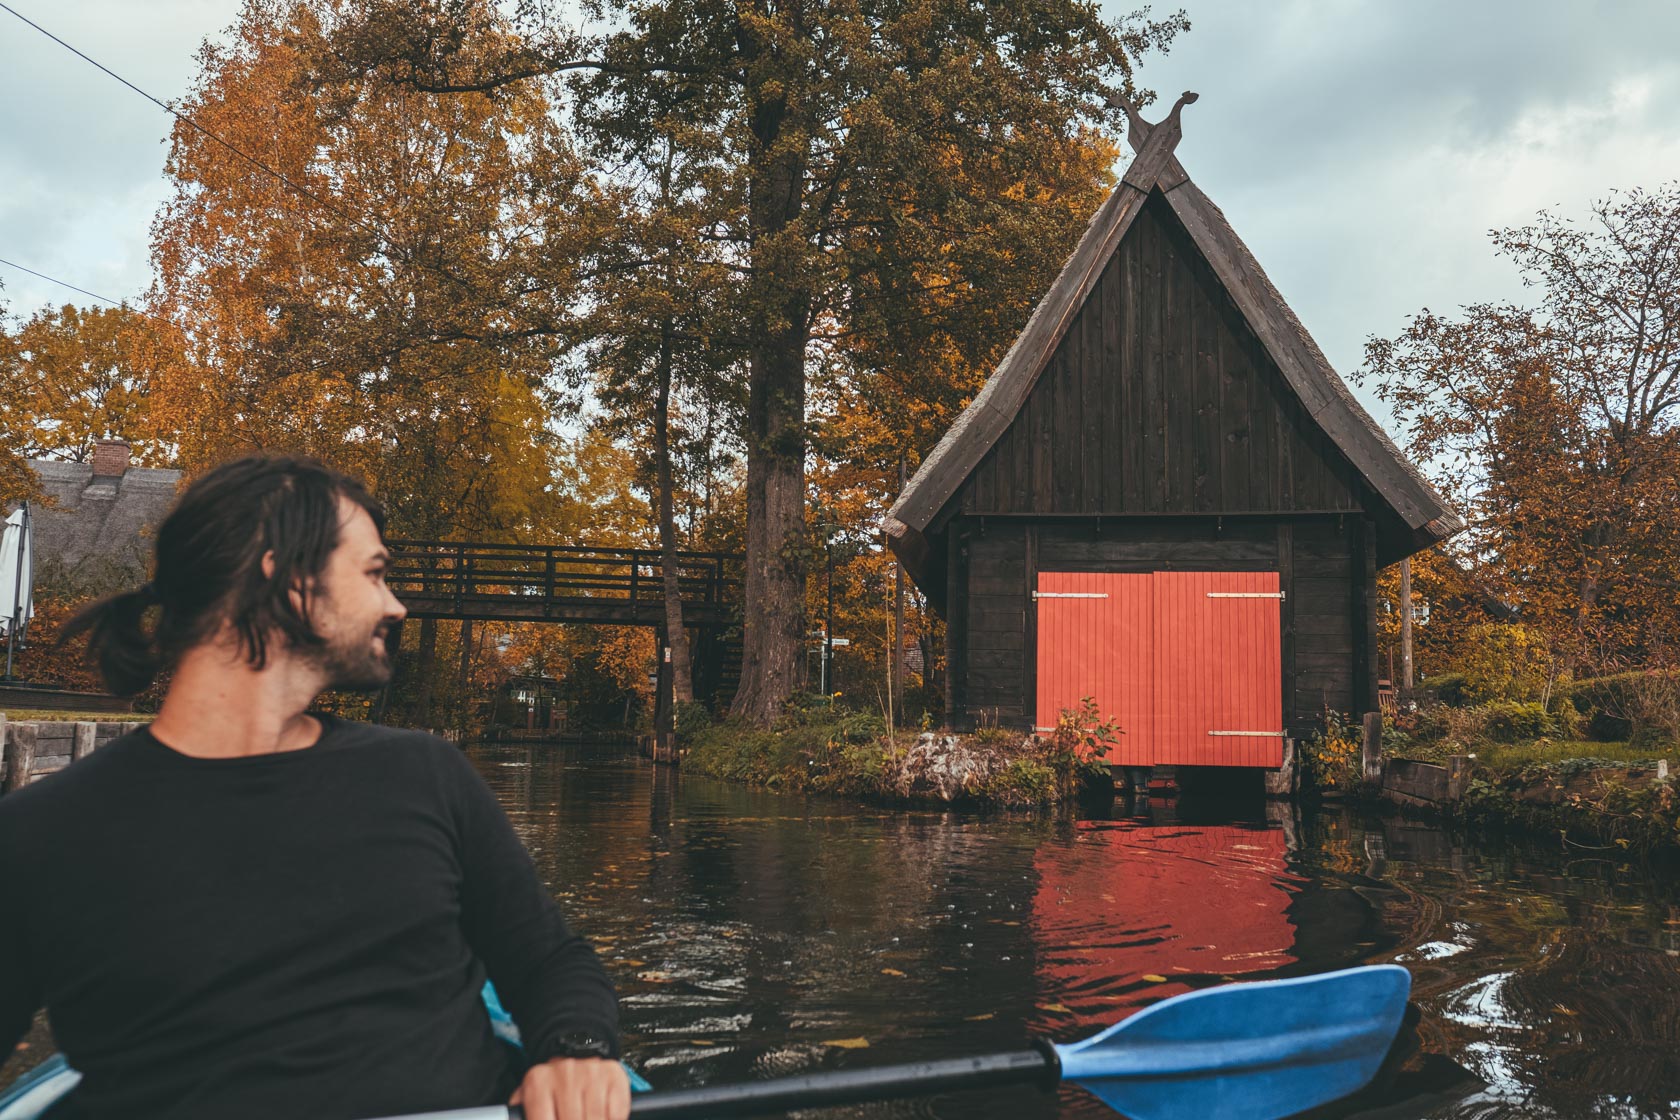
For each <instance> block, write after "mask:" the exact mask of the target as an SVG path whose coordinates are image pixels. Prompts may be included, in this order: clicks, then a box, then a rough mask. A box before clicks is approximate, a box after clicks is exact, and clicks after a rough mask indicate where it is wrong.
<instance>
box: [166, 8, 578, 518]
mask: <svg viewBox="0 0 1680 1120" xmlns="http://www.w3.org/2000/svg"><path fill="white" fill-rule="evenodd" d="M344 7H345V6H344V5H340V4H338V3H333V2H330V0H298V2H294V3H285V4H276V3H269V2H265V0H251V2H250V3H248V4H247V5H246V8H245V10H244V11H243V12H242V14H241V16H240V19H239V22H238V23H237V25H236V26H235V28H234V30H233V33H232V35H231V38H230V40H229V42H228V43H227V44H226V45H207V46H206V47H205V48H204V51H203V54H202V57H201V74H200V77H199V79H198V82H197V84H196V85H195V87H194V89H193V90H192V92H191V94H190V95H189V97H188V98H187V99H186V102H185V104H184V106H183V109H184V111H185V112H186V114H187V115H188V116H190V117H191V118H192V119H193V120H194V121H196V122H197V123H198V124H199V125H200V126H202V127H201V128H193V127H189V126H188V125H186V124H184V123H183V124H178V125H177V126H176V130H175V133H174V135H173V138H172V142H171V149H170V154H169V158H168V163H167V166H166V171H167V174H168V176H169V177H170V179H171V181H172V182H173V183H174V187H175V190H174V195H173V197H172V198H171V199H170V200H169V202H168V203H167V204H166V205H165V207H164V208H163V210H162V211H161V212H160V213H159V215H158V217H157V219H156V221H155V223H154V228H153V252H154V262H155V266H156V271H157V285H156V291H155V293H154V297H155V298H154V305H155V306H154V310H155V311H156V312H158V313H161V314H164V315H167V316H168V317H169V318H170V319H171V320H172V321H174V322H175V323H176V324H177V325H178V326H179V327H180V328H181V330H182V332H183V333H184V335H185V338H186V344H187V349H188V353H189V355H190V358H191V362H190V364H188V365H187V366H186V367H184V368H183V369H182V370H181V371H179V373H178V374H177V375H176V376H172V377H170V378H168V379H166V380H165V382H164V383H163V384H161V385H160V386H159V387H158V388H159V391H158V393H157V394H156V405H155V407H156V408H157V410H158V411H159V413H160V414H161V415H163V416H164V417H165V418H166V419H167V420H168V422H169V425H170V427H171V428H173V429H174V430H176V431H179V432H180V433H181V436H180V456H181V461H182V464H183V465H184V466H186V467H187V468H188V469H190V470H196V469H199V468H201V467H202V466H204V465H205V464H207V463H210V462H213V461H215V460H216V459H218V458H221V457H225V456H227V455H229V454H231V453H235V452H239V451H244V450H251V449H258V448H274V449H284V450H289V451H297V452H304V453H308V454H313V455H316V456H318V457H321V458H323V459H326V460H328V461H330V462H333V463H335V464H336V465H338V466H340V467H342V468H345V469H347V470H350V471H353V472H355V473H357V474H359V475H360V476H362V477H364V478H365V479H367V480H368V481H369V482H370V483H371V484H372V485H373V486H374V487H375V488H376V490H377V491H378V492H379V493H380V494H381V496H382V497H383V498H384V500H385V501H386V503H387V506H388V508H389V510H390V514H391V521H392V525H393V530H394V531H395V532H396V533H398V534H401V535H416V536H424V537H433V538H435V537H443V536H450V535H455V534H461V533H470V534H473V535H475V536H491V537H495V536H502V535H505V534H510V533H515V532H522V531H528V530H529V529H530V528H531V527H533V526H536V525H540V524H543V523H544V521H545V520H546V518H547V515H548V513H549V512H550V507H551V505H552V500H553V493H554V491H553V485H552V484H553V477H552V468H553V465H554V464H553V449H554V446H555V437H554V433H553V431H552V429H551V427H550V425H549V421H550V418H551V412H550V408H551V406H552V405H553V404H554V403H556V402H555V400H554V399H553V394H554V392H555V390H556V389H563V388H564V387H565V382H564V379H563V377H561V374H562V373H563V370H564V365H563V358H564V353H565V349H566V347H567V345H568V344H569V340H568V338H567V329H568V324H569V321H570V317H571V305H572V303H573V301H574V299H575V297H576V292H577V276H576V273H575V268H576V263H575V262H576V261H577V260H578V259H579V253H578V251H577V245H576V243H575V238H576V237H577V235H578V231H579V223H580V222H584V221H587V218H588V215H589V214H590V213H591V206H592V205H593V194H592V191H591V188H590V186H589V184H588V182H587V178H586V176H585V174H584V169H583V168H582V167H581V165H580V163H579V161H578V159H577V157H576V155H575V153H574V152H573V151H572V149H571V148H570V146H569V144H568V142H567V139H566V137H565V135H564V132H563V130H562V129H561V128H560V126H559V125H558V124H557V123H556V119H555V114H554V104H553V101H552V99H551V96H550V95H551V90H550V88H549V87H548V86H547V85H545V84H544V83H543V82H542V81H539V80H531V81H527V82H519V83H510V84H508V85H506V86H504V87H501V88H499V89H498V90H497V91H496V92H495V93H494V94H487V93H461V94H455V95H450V96H433V95H422V94H419V93H417V92H415V91H414V90H412V89H409V88H406V87H403V86H398V85H393V84H390V83H381V82H376V81H362V82H344V83H338V84H334V85H331V86H326V87H322V86H319V85H314V84H311V83H310V82H308V81H307V80H306V78H307V75H308V74H309V73H310V72H311V66H312V60H313V59H315V58H316V57H317V56H318V54H319V52H320V51H322V50H324V49H325V44H326V42H327V40H328V37H329V36H330V34H331V32H332V31H333V29H334V27H335V26H336V21H338V20H340V19H342V18H343V15H344V11H343V9H344ZM477 8H478V9H479V10H480V13H481V15H483V14H485V13H491V14H490V15H488V16H486V18H485V19H484V20H483V21H481V23H482V26H481V32H482V35H483V36H485V37H488V38H489V39H490V40H497V37H498V36H506V35H507V34H508V33H507V32H506V31H505V29H502V28H501V27H500V26H499V25H498V23H497V22H496V20H495V19H494V18H493V6H492V5H490V4H489V3H488V2H486V3H484V4H480V5H478V6H477ZM461 49H462V50H465V51H472V50H493V49H499V47H498V46H497V43H496V42H489V43H487V42H485V41H483V40H482V39H481V40H475V41H473V42H470V43H466V44H463V46H462V48H461ZM212 134H213V135H212ZM221 141H225V143H222V142H221ZM233 149H237V150H238V151H237V152H236V151H235V150H233ZM239 153H244V154H243V155H241V154H239ZM247 157H249V158H247ZM253 160H254V161H256V163H253V162H252V161H253ZM258 164H260V166H258Z"/></svg>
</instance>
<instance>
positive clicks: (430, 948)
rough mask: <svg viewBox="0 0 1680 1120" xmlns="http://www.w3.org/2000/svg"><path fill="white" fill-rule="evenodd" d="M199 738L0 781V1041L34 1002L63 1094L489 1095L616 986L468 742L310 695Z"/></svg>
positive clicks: (135, 737) (345, 1100)
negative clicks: (69, 1074)
mask: <svg viewBox="0 0 1680 1120" xmlns="http://www.w3.org/2000/svg"><path fill="white" fill-rule="evenodd" d="M322 722H323V724H324V727H323V732H322V735H321V738H320V741H319V742H317V743H316V744H315V745H314V746H311V747H309V748H307V749H304V750H297V751H285V752H281V753H278V754H268V755H258V756H253V757H244V758H232V759H203V758H193V757H189V756H186V755H183V754H180V753H178V752H176V751H174V750H171V749H170V748H168V747H166V746H164V745H163V744H161V743H160V742H158V741H157V739H156V738H154V737H153V736H152V735H151V734H150V733H149V732H147V731H145V730H140V731H136V732H134V733H132V734H129V735H125V736H123V737H122V738H120V739H117V740H115V741H114V742H112V743H110V744H109V745H107V746H106V747H104V748H103V749H101V750H100V751H98V752H96V753H95V754H93V755H90V756H89V757H87V758H85V759H83V760H81V761H79V762H77V763H76V764H75V765H73V766H71V767H69V768H68V769H67V770H65V771H63V772H62V773H60V774H57V775H54V776H51V777H48V778H45V779H43V780H41V781H39V782H36V783H34V784H32V785H30V786H28V787H27V788H24V789H21V790H18V791H16V792H14V793H12V794H10V795H8V796H6V797H4V798H0V1047H3V1049H0V1053H10V1051H11V1049H12V1047H13V1046H14V1045H15V1044H16V1042H17V1040H18V1039H19V1038H20V1037H21V1036H22V1034H23V1033H24V1031H25V1030H26V1029H27V1028H28V1025H29V1022H30V1020H31V1018H32V1016H33V1015H34V1013H35V1012H36V1010H37V1009H39V1008H41V1007H43V1006H44V1007H45V1008H47V1011H48V1017H49V1019H50V1022H51V1026H52V1030H53V1035H54V1037H55V1039H56V1040H57V1043H58V1045H59V1046H60V1047H61V1048H62V1049H63V1051H64V1052H65V1054H66V1055H67V1056H68V1058H69V1059H70V1062H71V1064H72V1065H73V1066H75V1067H76V1068H77V1069H79V1070H81V1071H82V1074H83V1081H82V1083H81V1084H80V1085H79V1086H78V1087H77V1089H76V1090H75V1091H74V1092H73V1093H72V1094H71V1096H70V1098H69V1099H68V1100H67V1101H66V1102H64V1104H63V1105H62V1106H61V1107H60V1108H59V1109H57V1110H55V1112H54V1116H55V1117H74V1118H76V1120H84V1118H85V1120H93V1118H113V1120H114V1118H121V1120H130V1118H134V1117H150V1116H170V1117H204V1118H206V1120H210V1118H215V1120H228V1118H230V1117H241V1118H245V1120H260V1118H265V1117H274V1118H275V1120H303V1118H317V1120H319V1118H331V1117H343V1118H356V1117H368V1116H387V1115H392V1114H397V1113H403V1112H416V1111H425V1110H432V1109H445V1108H458V1107H467V1106H474V1105H483V1104H489V1103H492V1102H494V1101H496V1100H498V1099H505V1094H506V1093H508V1092H510V1091H511V1089H512V1087H513V1086H514V1085H515V1084H516V1083H517V1078H518V1073H519V1069H518V1066H517V1064H516V1062H515V1061H514V1059H513V1057H512V1056H511V1055H510V1051H509V1050H508V1048H507V1047H506V1046H504V1045H503V1044H501V1043H499V1042H497V1041H496V1040H495V1039H494V1037H493V1036H492V1034H491V1031H490V1026H489V1021H488V1019H487V1017H486V1014H485V1011H484V1008H483V1006H482V1004H481V1002H480V999H479V989H480V987H481V986H482V985H483V982H484V978H485V974H486V972H488V974H489V976H490V978H491V979H492V980H494V981H495V983H496V987H497V989H498V990H499V992H500V993H501V996H502V1000H503V1002H504V1004H505V1005H506V1006H507V1008H508V1010H509V1011H510V1012H511V1013H512V1014H513V1017H514V1019H515V1021H516V1022H517V1023H518V1024H519V1026H520V1029H521V1032H522V1033H523V1035H524V1038H525V1043H526V1051H527V1055H528V1057H529V1058H530V1059H531V1060H534V1061H541V1060H544V1059H546V1058H549V1057H552V1056H554V1054H555V1053H557V1052H558V1044H559V1041H560V1038H561V1036H562V1035H564V1034H567V1033H570V1032H573V1031H583V1032H588V1033H590V1034H593V1035H595V1036H597V1037H601V1038H604V1039H607V1040H609V1041H611V1042H612V1043H613V1044H614V1045H615V1046H616V1041H617V1026H618V1023H617V1018H618V1012H617V1003H616V1001H615V998H614V995H613V990H612V985H611V982H610V981H609V980H608V978H607V976H606V973H605V971H604V970H603V969H602V967H601V965H600V962H599V961H598V960H597V959H596V956H595V954H594V952H593V951H592V950H591V949H590V948H589V946H588V945H587V944H586V943H585V942H584V941H583V940H582V939H581V938H579V937H578V936H576V935H575V934H574V933H572V931H571V930H569V929H568V928H567V926H566V923H565V921H564V920H563V919H562V917H561V915H560V911H559V909H558V907H557V906H556V905H555V902H554V900H553V899H552V898H551V897H550V896H549V894H548V892H547V891H546V890H545V889H544V888H543V886H542V883H541V882H540V880H539V879H538V877H537V874H536V870H535V868H534V867H533V865H532V863H531V859H530V857H529V855H527V854H526V852H525V849H524V846H523V845H522V844H521V843H520V841H519V838H518V836H516V835H515V834H514V831H513V829H512V827H511V826H510V824H509V823H508V819H507V816H506V815H505V814H504V813H503V812H502V809H501V806H500V805H498V804H497V802H496V800H495V798H494V796H493V795H492V794H491V792H490V790H489V789H488V787H486V786H485V784H484V782H483V780H482V779H481V778H479V776H478V774H477V773H476V772H475V771H474V770H473V769H472V767H471V766H470V765H469V764H468V763H467V761H466V760H465V759H464V758H463V757H462V756H461V754H460V752H459V751H458V750H456V749H455V748H454V747H452V746H450V745H449V744H447V743H445V742H443V741H442V740H439V739H436V738H434V737H432V736H429V735H424V734H420V733H416V732H406V731H395V730H392V729H389V728H383V727H373V726H368V725H365V724H357V723H350V722H346V721H343V720H338V719H333V718H330V717H322Z"/></svg>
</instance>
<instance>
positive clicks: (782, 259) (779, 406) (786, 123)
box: [731, 21, 812, 727]
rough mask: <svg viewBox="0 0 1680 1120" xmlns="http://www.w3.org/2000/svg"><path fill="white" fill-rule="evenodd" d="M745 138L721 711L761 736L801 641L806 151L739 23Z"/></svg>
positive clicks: (781, 83) (755, 43) (787, 76)
mask: <svg viewBox="0 0 1680 1120" xmlns="http://www.w3.org/2000/svg"><path fill="white" fill-rule="evenodd" d="M740 28H741V35H742V41H741V53H742V56H743V58H744V59H745V61H746V63H747V66H746V72H747V73H748V74H751V75H753V78H752V79H751V81H750V84H749V87H748V89H747V91H746V96H747V99H748V106H749V107H748V112H749V117H750V121H751V128H752V134H753V151H752V154H751V156H750V161H751V165H750V167H749V171H748V175H749V187H748V189H749V195H750V197H749V199H748V208H747V214H748V224H749V226H750V229H751V234H752V281H751V283H750V285H749V289H748V299H749V301H750V302H749V306H748V308H747V312H748V315H749V321H750V323H751V327H750V332H749V333H750V338H751V344H750V346H749V347H748V356H747V441H746V442H747V561H746V565H747V570H746V602H745V604H744V607H745V616H746V625H745V630H744V633H743V634H742V640H741V644H742V647H743V648H742V657H741V687H740V690H739V691H738V692H737V693H736V694H735V702H734V704H733V705H731V712H732V713H733V714H735V715H738V716H741V717H743V718H744V719H746V720H747V721H748V722H749V723H752V724H755V725H757V726H760V727H765V726H768V725H769V724H770V723H771V722H773V721H774V720H775V718H776V716H777V715H779V714H780V713H781V710H782V706H783V705H784V704H785V703H786V702H787V698H788V696H789V695H790V694H791V693H792V691H793V688H794V682H795V679H796V674H797V672H798V668H799V654H800V650H801V648H802V647H803V643H804V640H805V544H806V542H805V346H806V343H807V341H808V340H809V337H810V327H811V325H810V317H811V305H812V300H811V296H810V290H809V286H810V282H811V278H810V275H809V272H808V270H809V268H810V262H809V261H808V260H807V256H808V254H809V252H810V247H809V245H807V244H806V242H805V240H804V235H803V234H802V233H801V232H800V231H799V229H798V228H797V226H796V224H795V223H796V222H797V220H798V218H799V216H800V212H801V209H802V207H803V205H804V201H803V195H804V187H805V173H806V163H807V160H808V148H809V141H806V142H805V143H803V144H801V143H790V142H789V135H790V134H792V135H797V134H798V133H799V132H800V131H802V129H801V125H800V122H797V121H795V120H792V119H790V117H791V113H790V109H789V105H790V100H789V99H790V94H792V93H793V92H794V91H793V90H792V89H791V88H790V87H791V86H792V85H793V84H794V82H795V81H796V76H795V74H794V73H784V74H781V75H776V76H771V75H769V74H766V73H763V72H762V68H761V67H760V66H759V63H760V61H761V60H762V58H763V57H764V55H765V54H766V52H768V51H769V50H770V49H771V47H770V46H769V44H767V43H765V42H764V41H763V40H762V39H760V38H759V37H758V32H757V31H756V30H754V28H753V25H752V24H750V23H748V22H747V21H742V22H741V24H740Z"/></svg>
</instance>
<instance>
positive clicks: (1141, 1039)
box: [1056, 964, 1412, 1120]
mask: <svg viewBox="0 0 1680 1120" xmlns="http://www.w3.org/2000/svg"><path fill="white" fill-rule="evenodd" d="M1411 988H1412V978H1411V974H1410V973H1408V972H1407V971H1406V970H1405V969H1404V968H1401V967H1400V966H1399V965H1393V964H1382V965H1367V966H1364V967H1362V968H1350V969H1345V970H1343V971H1341V972H1327V973H1324V974H1322V975H1319V976H1302V977H1298V978H1295V979H1290V980H1263V981H1259V982H1257V983H1251V984H1229V985H1226V986H1225V987H1221V988H1209V989H1206V990H1204V991H1200V992H1187V993H1185V994H1184V995H1181V996H1175V997H1173V998H1172V999H1169V1000H1164V1001H1162V1002H1161V1003H1158V1004H1155V1005H1154V1006H1153V1007H1149V1008H1146V1009H1145V1010H1143V1011H1140V1012H1138V1013H1137V1014H1136V1015H1133V1016H1132V1017H1131V1018H1129V1019H1125V1020H1123V1021H1121V1022H1119V1023H1116V1024H1115V1025H1114V1026H1112V1027H1110V1028H1108V1029H1107V1030H1105V1031H1103V1032H1102V1033H1101V1034H1097V1035H1093V1036H1092V1037H1090V1038H1088V1039H1086V1040H1085V1041H1083V1042H1075V1043H1072V1044H1070V1045H1067V1046H1057V1047H1056V1053H1057V1055H1058V1056H1059V1057H1060V1058H1061V1060H1062V1080H1063V1081H1071V1082H1074V1083H1075V1084H1077V1085H1080V1086H1082V1087H1083V1088H1085V1089H1087V1090H1089V1091H1090V1092H1091V1093H1093V1094H1095V1095H1096V1096H1097V1097H1099V1098H1100V1099H1101V1100H1102V1101H1103V1102H1104V1103H1105V1104H1107V1105H1109V1106H1110V1107H1111V1108H1114V1109H1116V1110H1117V1111H1119V1112H1121V1113H1124V1114H1125V1115H1126V1116H1128V1117H1130V1118H1131V1120H1201V1118H1203V1117H1219V1118H1220V1120H1278V1118H1279V1117H1284V1116H1292V1115H1294V1114H1295V1113H1297V1112H1304V1111H1306V1110H1307V1109H1309V1108H1315V1107H1317V1106H1318V1105H1321V1104H1325V1103H1327V1102H1329V1101H1333V1100H1336V1099H1338V1098H1340V1097H1345V1096H1347V1095H1348V1094H1349V1093H1353V1092H1356V1091H1358V1090H1359V1089H1362V1088H1364V1086H1365V1085H1366V1084H1367V1083H1368V1082H1369V1081H1370V1080H1371V1078H1372V1077H1374V1076H1376V1072H1377V1070H1378V1068H1379V1067H1380V1066H1381V1065H1382V1062H1383V1058H1384V1056H1385V1055H1386V1054H1387V1053H1388V1048H1389V1046H1390V1045H1391V1044H1392V1043H1393V1041H1394V1036H1395V1034H1396V1033H1398V1031H1399V1029H1400V1020H1401V1017H1402V1016H1403V1015H1405V1013H1406V997H1407V996H1408V995H1409V994H1410V993H1411Z"/></svg>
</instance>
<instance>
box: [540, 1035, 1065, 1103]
mask: <svg viewBox="0 0 1680 1120" xmlns="http://www.w3.org/2000/svg"><path fill="white" fill-rule="evenodd" d="M1060 1078H1061V1063H1060V1062H1059V1061H1058V1060H1057V1058H1056V1052H1055V1051H1054V1050H1052V1049H1051V1048H1050V1047H1049V1046H1048V1045H1046V1046H1045V1047H1044V1048H1043V1049H1042V1050H1016V1051H1013V1052H1011V1053H1007V1054H983V1055H980V1056H979V1057H975V1058H953V1059H950V1060H948V1061H942V1062H906V1063H904V1064H902V1065H896V1066H880V1067H878V1068H876V1069H845V1070H835V1071H832V1072H829V1073H807V1074H801V1075H800V1076H798V1077H778V1078H776V1079H775V1080H773V1081H750V1082H747V1083H746V1084H744V1085H715V1086H712V1087H710V1088H701V1089H674V1090H671V1091H669V1092H664V1093H638V1094H636V1095H635V1096H633V1097H631V1098H630V1115H631V1116H632V1117H635V1118H636V1120H691V1118H692V1120H698V1118H699V1117H726V1116H756V1115H760V1114H763V1113H766V1112H786V1111H788V1110H789V1109H794V1108H817V1107H819V1106H822V1105H834V1104H855V1103H857V1102H858V1101H879V1100H890V1099H892V1098H894V1097H914V1096H920V1095H922V1094H924V1093H937V1092H940V1091H941V1090H945V1089H984V1088H988V1087H992V1086H997V1085H1031V1084H1036V1085H1040V1086H1042V1087H1044V1088H1046V1089H1048V1088H1051V1087H1053V1086H1054V1085H1055V1084H1056V1082H1057V1081H1058V1080H1060ZM524 1115H525V1114H524V1111H523V1110H522V1109H519V1108H517V1107H516V1108H510V1109H508V1117H509V1120H523V1118H524Z"/></svg>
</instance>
